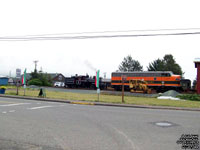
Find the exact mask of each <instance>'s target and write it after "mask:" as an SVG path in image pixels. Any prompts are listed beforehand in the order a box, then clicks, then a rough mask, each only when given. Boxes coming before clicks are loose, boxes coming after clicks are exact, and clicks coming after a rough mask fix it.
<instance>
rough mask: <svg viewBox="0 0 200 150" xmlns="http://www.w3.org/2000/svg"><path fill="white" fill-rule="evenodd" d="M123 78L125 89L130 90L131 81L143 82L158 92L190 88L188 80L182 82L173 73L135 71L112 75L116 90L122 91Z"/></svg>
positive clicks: (112, 84)
mask: <svg viewBox="0 0 200 150" xmlns="http://www.w3.org/2000/svg"><path fill="white" fill-rule="evenodd" d="M122 76H126V81H124V87H125V89H127V90H129V80H143V81H146V82H147V86H148V87H149V88H151V89H155V90H156V91H157V92H161V91H166V90H171V89H173V90H177V91H179V90H182V89H183V87H182V86H183V85H184V90H186V88H189V84H190V83H189V81H188V80H181V76H180V75H174V74H173V73H172V72H171V71H134V72H113V73H112V75H111V86H112V87H113V88H114V89H115V90H121V87H122Z"/></svg>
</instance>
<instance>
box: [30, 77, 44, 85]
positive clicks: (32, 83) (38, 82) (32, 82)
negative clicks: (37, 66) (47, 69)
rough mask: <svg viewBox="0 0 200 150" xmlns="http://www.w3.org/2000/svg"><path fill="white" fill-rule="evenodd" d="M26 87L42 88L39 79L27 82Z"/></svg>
mask: <svg viewBox="0 0 200 150" xmlns="http://www.w3.org/2000/svg"><path fill="white" fill-rule="evenodd" d="M28 85H38V86H42V81H40V80H39V79H32V80H30V81H28Z"/></svg>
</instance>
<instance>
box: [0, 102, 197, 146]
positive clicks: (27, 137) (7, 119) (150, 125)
mask: <svg viewBox="0 0 200 150" xmlns="http://www.w3.org/2000/svg"><path fill="white" fill-rule="evenodd" d="M159 125H162V126H159ZM168 125H169V126H168ZM182 134H198V135H200V112H194V111H193V112H190V111H175V110H152V109H141V108H123V107H122V108H121V107H109V106H92V105H90V106H88V105H76V104H63V103H55V102H41V101H33V100H22V99H10V98H0V150H27V149H29V150H134V149H135V150H146V149H148V150H174V149H175V150H176V149H177V150H181V144H177V143H176V141H177V140H179V138H180V137H181V135H182Z"/></svg>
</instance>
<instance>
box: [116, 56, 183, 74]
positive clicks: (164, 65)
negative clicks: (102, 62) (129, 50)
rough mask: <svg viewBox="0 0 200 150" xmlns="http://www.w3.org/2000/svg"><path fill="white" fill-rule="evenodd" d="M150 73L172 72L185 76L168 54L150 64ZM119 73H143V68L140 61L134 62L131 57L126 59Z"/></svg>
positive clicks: (148, 68)
mask: <svg viewBox="0 0 200 150" xmlns="http://www.w3.org/2000/svg"><path fill="white" fill-rule="evenodd" d="M147 70H148V71H172V72H173V73H174V74H177V75H181V76H183V74H184V73H183V71H182V68H181V66H180V65H179V64H178V63H177V62H176V61H175V58H174V57H173V55H171V54H166V55H165V56H164V57H163V58H162V59H160V58H158V59H156V60H154V61H152V62H150V63H149V65H148V66H147ZM118 71H123V72H127V71H143V66H142V65H141V64H140V62H139V61H138V60H134V59H133V58H132V56H131V55H128V56H126V57H124V59H123V61H122V62H121V63H120V65H119V67H118Z"/></svg>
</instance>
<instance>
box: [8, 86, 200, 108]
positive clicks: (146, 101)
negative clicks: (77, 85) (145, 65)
mask: <svg viewBox="0 0 200 150" xmlns="http://www.w3.org/2000/svg"><path fill="white" fill-rule="evenodd" d="M6 94H7V95H16V89H13V88H11V89H7V90H6ZM38 94H39V90H31V89H29V90H26V96H31V97H38ZM19 95H21V96H23V95H24V90H23V88H20V89H19ZM46 97H47V98H51V99H61V100H81V101H90V102H94V101H97V94H80V93H70V92H56V91H46ZM100 102H105V103H122V98H121V96H114V95H103V94H101V95H100ZM125 103H126V104H135V105H146V106H170V107H188V108H200V101H189V100H186V101H183V100H180V101H174V100H158V99H157V98H148V97H132V96H125Z"/></svg>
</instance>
